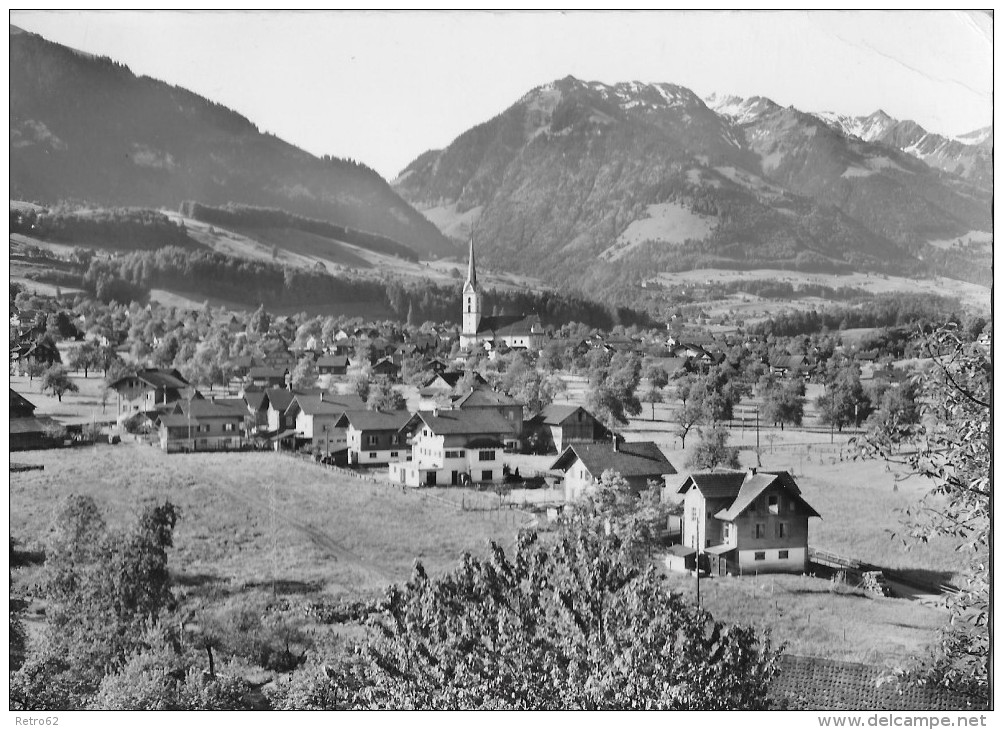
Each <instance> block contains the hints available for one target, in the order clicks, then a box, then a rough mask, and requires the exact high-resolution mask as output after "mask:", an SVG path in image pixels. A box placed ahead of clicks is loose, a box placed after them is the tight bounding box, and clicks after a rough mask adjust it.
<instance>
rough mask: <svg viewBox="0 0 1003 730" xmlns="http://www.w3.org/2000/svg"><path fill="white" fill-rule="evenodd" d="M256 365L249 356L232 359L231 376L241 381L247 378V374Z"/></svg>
mask: <svg viewBox="0 0 1003 730" xmlns="http://www.w3.org/2000/svg"><path fill="white" fill-rule="evenodd" d="M256 364H257V363H255V362H254V358H253V357H251V356H250V355H241V356H240V357H235V358H233V361H232V363H231V366H232V368H233V376H234V377H235V378H239V379H241V380H243V379H244V378H246V377H247V374H248V372H250V370H251V368H253V367H254V366H255V365H256Z"/></svg>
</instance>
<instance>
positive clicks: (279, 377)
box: [247, 365, 289, 388]
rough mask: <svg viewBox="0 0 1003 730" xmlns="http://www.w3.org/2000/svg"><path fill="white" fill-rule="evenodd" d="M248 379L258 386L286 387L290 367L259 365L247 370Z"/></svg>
mask: <svg viewBox="0 0 1003 730" xmlns="http://www.w3.org/2000/svg"><path fill="white" fill-rule="evenodd" d="M247 379H248V380H250V381H251V385H253V386H255V387H256V388H285V387H286V384H287V383H288V379H289V368H288V367H285V366H270V365H258V366H255V367H252V368H250V369H249V370H248V371H247Z"/></svg>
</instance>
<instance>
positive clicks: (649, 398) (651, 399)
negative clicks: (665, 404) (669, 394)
mask: <svg viewBox="0 0 1003 730" xmlns="http://www.w3.org/2000/svg"><path fill="white" fill-rule="evenodd" d="M663 400H664V399H663V398H662V391H660V390H659V389H658V388H657V387H656V386H655V385H654V384H653V383H652V384H651V385H649V386H648V389H647V390H646V391H644V402H645V403H650V404H651V420H652V421H654V420H655V404H656V403H661V402H662V401H663Z"/></svg>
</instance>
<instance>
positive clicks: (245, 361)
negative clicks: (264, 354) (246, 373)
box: [232, 355, 254, 368]
mask: <svg viewBox="0 0 1003 730" xmlns="http://www.w3.org/2000/svg"><path fill="white" fill-rule="evenodd" d="M232 364H233V366H234V367H235V368H252V367H254V358H253V357H251V356H250V355H241V356H240V357H235V358H233V361H232Z"/></svg>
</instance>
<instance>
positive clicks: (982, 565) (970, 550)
mask: <svg viewBox="0 0 1003 730" xmlns="http://www.w3.org/2000/svg"><path fill="white" fill-rule="evenodd" d="M918 345H919V347H920V350H921V352H922V353H923V355H924V356H926V357H928V358H930V359H931V365H930V367H928V368H927V369H926V371H925V372H922V373H918V374H917V375H916V376H915V377H914V379H913V385H914V387H915V389H916V398H915V399H914V401H915V402H916V403H919V404H921V405H920V415H921V420H920V421H918V422H916V423H913V424H908V423H906V422H904V421H903V420H899V419H897V418H895V417H894V416H893V417H892V418H890V419H888V420H882V421H881V422H879V424H878V426H877V427H876V428H874V429H872V430H871V431H870V432H869V433H868V435H867V436H866V437H864V438H862V439H860V440H859V441H858V442H857V443H858V445H859V446H860V448H861V452H862V453H863V454H864V455H867V456H873V455H876V456H881V457H883V458H884V459H886V460H888V461H889V462H891V463H892V464H895V465H896V466H897V467H899V468H902V469H903V470H904V471H905V472H906V475H910V474H920V475H923V476H925V477H927V478H928V479H930V480H931V481H932V483H933V485H934V486H933V488H932V489H931V490H930V492H929V493H928V494H927V495H926V496H925V497H924V498H923V499H922V500H921V501H920V502H919V504H917V505H915V506H914V507H912V508H910V509H908V510H907V511H906V514H905V517H906V521H905V533H904V535H903V536H902V538H903V540H904V541H905V543H906V545H907V546H908V545H911V544H914V543H916V542H927V541H928V540H930V539H931V538H933V537H938V536H939V537H941V538H947V539H951V540H954V541H955V542H956V543H957V545H958V550H959V555H961V556H962V560H963V563H962V566H963V567H962V572H963V576H964V578H963V580H962V581H961V583H960V585H959V588H960V590H959V591H958V593H957V594H956V595H954V596H950V597H949V598H948V608H949V609H950V612H951V620H950V623H949V624H948V626H947V627H945V628H944V629H943V630H942V632H941V637H940V641H939V644H938V646H937V650H936V651H935V652H934V653H933V654H932V655H931V656H930V657H928V658H926V659H925V660H924V661H923V662H921V663H920V664H919V666H918V667H917V668H916V669H915V670H914V671H913V672H912V673H911V677H912V678H913V679H915V680H917V681H932V682H935V683H937V684H940V685H943V686H946V687H949V688H951V689H953V690H955V691H959V692H963V693H965V694H967V695H968V696H969V697H970V698H971V700H972V702H973V704H974V705H977V706H981V707H988V706H989V703H990V687H989V657H990V648H991V646H990V643H989V621H990V616H991V613H990V602H989V599H990V577H989V565H990V558H991V554H990V534H991V533H990V529H991V499H992V477H991V464H992V456H993V452H992V422H991V415H990V413H991V401H992V386H993V377H992V360H991V359H990V358H989V357H988V355H987V354H986V353H985V352H983V351H982V350H981V349H980V348H979V347H978V346H977V345H975V344H973V343H971V342H966V341H965V338H964V337H962V336H961V334H960V333H959V332H958V331H957V328H955V327H950V326H948V327H941V328H939V329H937V330H935V331H933V332H932V333H931V334H929V335H926V336H923V337H921V338H919V343H918ZM899 413H901V411H899ZM905 420H908V417H907V418H906V419H905ZM903 447H905V448H903Z"/></svg>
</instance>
